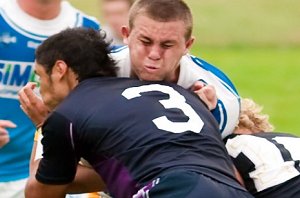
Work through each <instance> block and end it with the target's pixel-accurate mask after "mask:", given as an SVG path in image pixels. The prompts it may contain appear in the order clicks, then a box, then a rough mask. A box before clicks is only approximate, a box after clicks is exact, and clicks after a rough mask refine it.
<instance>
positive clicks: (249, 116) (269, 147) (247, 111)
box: [226, 98, 300, 198]
mask: <svg viewBox="0 0 300 198" xmlns="http://www.w3.org/2000/svg"><path fill="white" fill-rule="evenodd" d="M261 110H262V107H260V106H259V105H257V104H256V103H255V102H254V101H253V100H251V99H247V98H246V99H242V100H241V116H240V120H239V124H238V125H237V127H236V129H235V132H234V133H235V134H232V135H229V136H228V138H227V139H226V148H227V150H228V152H229V154H230V155H231V157H232V159H233V161H234V164H235V166H236V168H237V170H238V171H239V173H240V175H241V177H242V179H243V181H244V185H245V187H246V188H247V190H248V191H249V192H250V193H251V194H253V195H254V196H255V197H257V198H274V197H286V198H298V197H300V188H299V185H300V166H299V162H300V152H299V151H300V137H297V136H295V135H291V134H288V133H278V132H272V131H273V129H274V127H273V125H272V124H271V123H270V122H269V121H268V118H269V117H268V115H266V114H263V113H262V112H261Z"/></svg>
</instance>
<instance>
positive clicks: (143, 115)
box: [36, 78, 244, 198]
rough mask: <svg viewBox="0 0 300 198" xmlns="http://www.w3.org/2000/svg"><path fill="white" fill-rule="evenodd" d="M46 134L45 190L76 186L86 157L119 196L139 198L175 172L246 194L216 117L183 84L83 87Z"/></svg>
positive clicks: (113, 82)
mask: <svg viewBox="0 0 300 198" xmlns="http://www.w3.org/2000/svg"><path fill="white" fill-rule="evenodd" d="M42 133H43V139H42V144H43V147H44V154H43V158H42V159H41V161H40V165H39V169H38V171H37V174H36V179H37V180H39V181H40V182H42V183H47V184H66V183H69V182H71V181H72V180H73V178H74V176H75V173H76V167H77V164H78V161H79V160H80V158H84V159H85V160H87V161H88V162H89V163H90V164H91V166H92V167H93V168H94V169H95V170H96V171H97V172H98V173H99V174H100V175H101V176H102V178H103V180H104V182H105V183H106V184H107V186H108V189H109V191H110V193H111V195H112V197H118V198H122V197H124V198H125V197H132V195H133V194H135V193H136V192H137V191H138V190H139V189H140V188H142V187H144V186H145V185H147V184H148V183H149V182H150V181H152V180H154V179H156V178H157V177H159V176H160V175H161V174H165V173H169V172H170V171H174V170H175V171H176V170H184V171H192V172H196V173H199V174H203V175H206V176H208V177H210V178H213V179H214V180H217V181H219V182H221V183H225V184H226V185H229V186H231V187H233V188H236V189H241V190H242V189H243V188H241V187H240V185H239V184H238V182H237V181H236V180H235V178H234V176H233V171H232V166H233V164H232V162H231V160H230V157H229V156H228V154H227V152H226V149H225V146H224V143H223V141H222V139H221V136H220V134H219V130H218V125H217V122H216V121H215V119H214V118H213V116H212V114H211V113H210V112H209V111H208V110H207V108H206V107H205V106H204V105H203V104H202V103H201V102H200V101H199V99H198V98H197V96H195V95H193V94H191V93H189V91H187V90H185V89H183V88H182V87H179V86H176V85H169V84H162V83H160V84H149V83H147V82H145V81H139V80H133V79H122V78H93V79H88V80H84V81H83V82H81V83H80V84H79V85H78V86H77V87H76V88H75V89H74V90H73V91H72V92H71V93H70V95H69V96H68V97H66V98H65V100H64V101H63V102H62V103H61V104H60V105H59V106H57V108H56V109H55V110H54V111H53V112H52V113H51V115H50V116H49V117H48V119H47V120H46V122H45V123H44V125H43V128H42ZM53 145H55V146H53ZM243 191H244V190H243Z"/></svg>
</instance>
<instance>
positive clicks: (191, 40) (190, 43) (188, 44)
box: [184, 36, 195, 54]
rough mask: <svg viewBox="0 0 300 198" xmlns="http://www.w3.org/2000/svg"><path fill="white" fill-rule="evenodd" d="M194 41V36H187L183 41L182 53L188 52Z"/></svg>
mask: <svg viewBox="0 0 300 198" xmlns="http://www.w3.org/2000/svg"><path fill="white" fill-rule="evenodd" d="M194 41H195V37H194V36H191V38H189V39H188V40H187V41H186V42H185V52H184V54H187V53H188V52H189V50H190V49H191V47H192V45H193V43H194Z"/></svg>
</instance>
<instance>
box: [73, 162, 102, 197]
mask: <svg viewBox="0 0 300 198" xmlns="http://www.w3.org/2000/svg"><path fill="white" fill-rule="evenodd" d="M105 190H106V185H105V183H104V182H103V180H102V178H101V177H100V176H99V174H98V173H97V172H96V171H95V170H94V169H93V168H89V167H86V166H82V165H78V167H77V172H76V176H75V179H74V181H73V182H72V183H71V184H70V185H69V186H68V189H67V192H68V193H71V194H72V193H85V192H98V191H105Z"/></svg>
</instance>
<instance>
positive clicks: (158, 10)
mask: <svg viewBox="0 0 300 198" xmlns="http://www.w3.org/2000/svg"><path fill="white" fill-rule="evenodd" d="M139 14H145V15H146V16H147V17H150V18H151V19H153V20H156V21H161V22H168V21H176V20H181V21H183V22H184V24H185V26H186V32H185V39H186V40H188V39H189V38H190V37H191V35H192V29H193V17H192V13H191V10H190V9H189V7H188V6H187V4H186V3H185V2H184V1H182V0H137V1H135V2H134V4H133V5H132V6H131V9H130V12H129V27H130V28H131V29H132V28H134V20H135V18H136V17H137V16H138V15H139Z"/></svg>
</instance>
